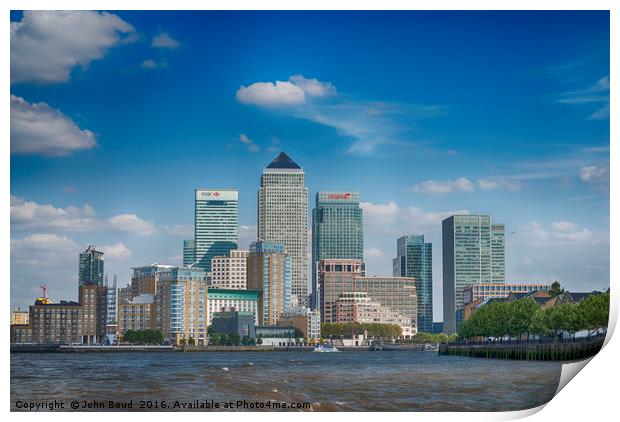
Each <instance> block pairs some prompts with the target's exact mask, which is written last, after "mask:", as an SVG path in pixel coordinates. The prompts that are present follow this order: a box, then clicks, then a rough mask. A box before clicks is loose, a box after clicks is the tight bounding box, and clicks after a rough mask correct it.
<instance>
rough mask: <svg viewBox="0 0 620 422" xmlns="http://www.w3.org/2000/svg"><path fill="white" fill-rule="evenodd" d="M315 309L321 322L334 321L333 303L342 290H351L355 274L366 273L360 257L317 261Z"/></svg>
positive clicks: (361, 274)
mask: <svg viewBox="0 0 620 422" xmlns="http://www.w3.org/2000/svg"><path fill="white" fill-rule="evenodd" d="M316 274H317V282H318V286H317V294H316V299H317V304H318V307H317V309H318V310H319V311H320V314H321V321H322V322H336V313H335V304H336V300H338V297H339V296H340V294H341V293H343V292H351V291H353V280H354V278H355V277H356V276H363V275H365V274H366V270H365V265H364V262H362V260H360V259H322V260H320V261H319V262H317V269H316Z"/></svg>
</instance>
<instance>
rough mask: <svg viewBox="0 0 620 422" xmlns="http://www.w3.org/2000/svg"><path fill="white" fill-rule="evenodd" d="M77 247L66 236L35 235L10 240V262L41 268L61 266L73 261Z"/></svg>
mask: <svg viewBox="0 0 620 422" xmlns="http://www.w3.org/2000/svg"><path fill="white" fill-rule="evenodd" d="M78 251H79V247H78V245H77V244H76V243H75V242H74V241H73V240H71V239H69V238H68V237H66V236H57V235H55V234H48V233H37V234H32V235H30V236H27V237H24V238H23V239H11V261H12V262H13V263H15V264H20V265H27V266H34V267H41V266H62V265H64V264H66V263H68V262H70V261H71V259H72V260H73V261H75V254H76V253H78Z"/></svg>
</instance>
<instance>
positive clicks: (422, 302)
mask: <svg viewBox="0 0 620 422" xmlns="http://www.w3.org/2000/svg"><path fill="white" fill-rule="evenodd" d="M393 267H394V272H393V274H394V276H395V277H414V278H415V287H416V293H417V296H418V332H426V333H431V332H432V331H433V245H432V244H431V243H426V242H424V235H405V236H403V237H401V238H400V239H398V240H397V241H396V258H394V260H393Z"/></svg>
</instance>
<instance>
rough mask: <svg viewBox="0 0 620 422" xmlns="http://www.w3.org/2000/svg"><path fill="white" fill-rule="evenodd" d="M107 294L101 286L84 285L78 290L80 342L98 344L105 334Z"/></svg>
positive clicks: (104, 287) (105, 289) (106, 290)
mask: <svg viewBox="0 0 620 422" xmlns="http://www.w3.org/2000/svg"><path fill="white" fill-rule="evenodd" d="M107 293H108V288H107V287H106V286H103V285H96V284H84V285H81V286H79V288H78V296H79V303H80V304H81V305H82V315H81V316H82V323H81V334H82V339H81V342H82V343H84V344H98V343H101V342H103V340H104V338H105V337H106V334H107V306H108V304H107Z"/></svg>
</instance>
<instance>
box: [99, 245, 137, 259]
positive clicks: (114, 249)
mask: <svg viewBox="0 0 620 422" xmlns="http://www.w3.org/2000/svg"><path fill="white" fill-rule="evenodd" d="M97 249H99V250H100V251H101V252H103V254H104V258H105V259H106V260H107V259H112V260H119V261H120V260H127V259H129V258H131V255H132V254H131V251H130V250H129V249H127V246H125V245H124V244H123V243H122V242H118V243H116V244H114V245H103V246H100V247H98V248H97Z"/></svg>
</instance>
